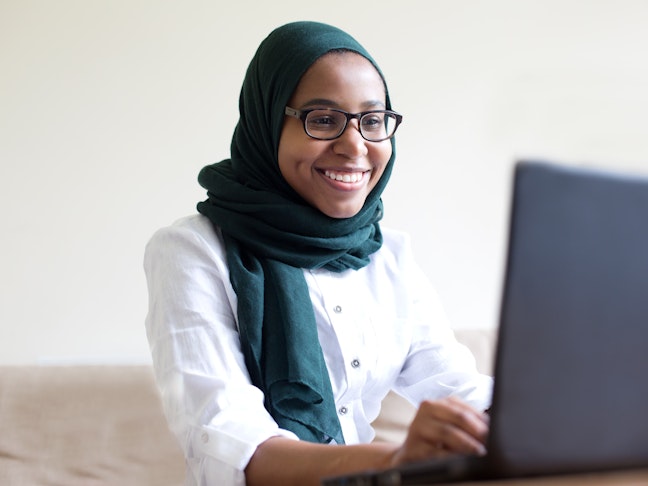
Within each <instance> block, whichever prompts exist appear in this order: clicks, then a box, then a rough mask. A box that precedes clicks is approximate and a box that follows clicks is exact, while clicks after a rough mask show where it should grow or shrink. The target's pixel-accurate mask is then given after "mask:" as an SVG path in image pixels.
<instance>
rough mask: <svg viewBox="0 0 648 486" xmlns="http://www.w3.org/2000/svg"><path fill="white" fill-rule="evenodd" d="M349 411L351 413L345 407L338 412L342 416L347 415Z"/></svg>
mask: <svg viewBox="0 0 648 486" xmlns="http://www.w3.org/2000/svg"><path fill="white" fill-rule="evenodd" d="M348 411H349V409H348V408H346V407H344V406H342V407H340V409H339V410H338V412H339V413H340V415H346V413H347V412H348Z"/></svg>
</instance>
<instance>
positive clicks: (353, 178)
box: [324, 170, 362, 182]
mask: <svg viewBox="0 0 648 486" xmlns="http://www.w3.org/2000/svg"><path fill="white" fill-rule="evenodd" d="M324 175H325V176H326V177H328V178H329V179H333V180H334V181H340V182H358V181H359V180H360V179H362V172H352V173H349V172H339V173H338V172H333V171H330V170H327V171H324Z"/></svg>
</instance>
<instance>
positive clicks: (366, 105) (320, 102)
mask: <svg viewBox="0 0 648 486" xmlns="http://www.w3.org/2000/svg"><path fill="white" fill-rule="evenodd" d="M309 106H326V107H329V108H339V107H340V105H339V104H338V103H336V102H335V101H333V100H329V99H326V98H313V99H312V100H308V101H307V102H306V103H303V104H302V105H301V107H300V108H301V109H303V108H306V107H309ZM361 106H362V107H363V109H367V110H371V109H376V108H382V109H384V108H385V103H384V102H382V101H378V100H371V101H365V102H363V103H362V105H361Z"/></svg>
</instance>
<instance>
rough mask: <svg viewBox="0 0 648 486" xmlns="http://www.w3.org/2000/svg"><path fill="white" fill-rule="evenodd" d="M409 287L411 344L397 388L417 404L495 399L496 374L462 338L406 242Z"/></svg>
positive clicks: (477, 403)
mask: <svg viewBox="0 0 648 486" xmlns="http://www.w3.org/2000/svg"><path fill="white" fill-rule="evenodd" d="M399 267H400V269H401V272H402V273H401V275H402V278H403V281H402V282H401V284H400V285H401V286H402V287H403V288H407V295H408V297H407V304H406V306H407V308H408V312H407V315H408V316H407V320H408V326H409V327H410V330H411V342H410V348H409V351H408V353H407V357H406V359H405V363H404V365H403V368H402V369H401V372H400V374H399V377H398V379H397V381H396V386H395V391H397V392H398V393H399V394H401V395H403V396H405V398H407V399H408V400H410V401H411V402H413V403H415V404H418V403H420V402H421V401H422V400H425V399H432V400H434V399H440V398H443V397H447V396H457V397H459V398H461V399H463V400H464V401H466V402H467V403H469V404H470V405H472V406H473V407H475V408H476V409H478V410H486V409H487V408H488V407H489V406H490V403H491V398H492V387H493V379H492V377H490V376H487V375H484V374H481V373H479V372H478V370H477V364H476V361H475V358H474V356H473V355H472V353H471V352H470V350H469V349H468V348H467V347H466V346H465V345H463V344H461V343H459V341H457V339H456V338H455V336H454V332H453V331H452V328H451V326H450V324H449V321H448V318H447V315H446V313H445V311H444V309H443V305H442V303H441V300H440V298H439V297H438V294H437V293H436V291H435V290H434V288H433V286H432V284H431V282H430V280H429V279H428V278H427V276H426V275H425V274H424V272H423V271H422V270H421V268H420V267H419V266H418V265H417V264H416V262H415V261H414V257H413V255H412V253H411V247H410V246H409V245H408V244H407V245H405V247H404V248H403V249H402V254H401V255H400V256H399Z"/></svg>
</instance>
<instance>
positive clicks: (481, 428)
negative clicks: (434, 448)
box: [420, 398, 488, 444]
mask: <svg viewBox="0 0 648 486" xmlns="http://www.w3.org/2000/svg"><path fill="white" fill-rule="evenodd" d="M420 411H421V413H422V416H424V417H425V416H428V417H430V418H431V419H432V420H437V421H439V422H442V423H445V424H451V425H453V426H454V427H456V428H458V429H460V430H462V431H463V432H465V433H466V434H468V435H470V436H471V437H474V438H475V439H477V440H478V441H479V442H480V443H482V444H483V443H485V442H486V437H487V436H488V420H487V419H485V418H484V416H483V414H482V413H480V412H478V411H477V410H475V409H474V408H472V407H471V406H470V405H468V404H466V403H465V402H463V401H461V400H459V399H457V398H448V399H444V400H439V401H434V402H433V401H426V402H423V403H422V404H421V407H420ZM448 430H450V431H451V430H452V429H448ZM445 432H446V429H445V428H443V429H441V433H445Z"/></svg>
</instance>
